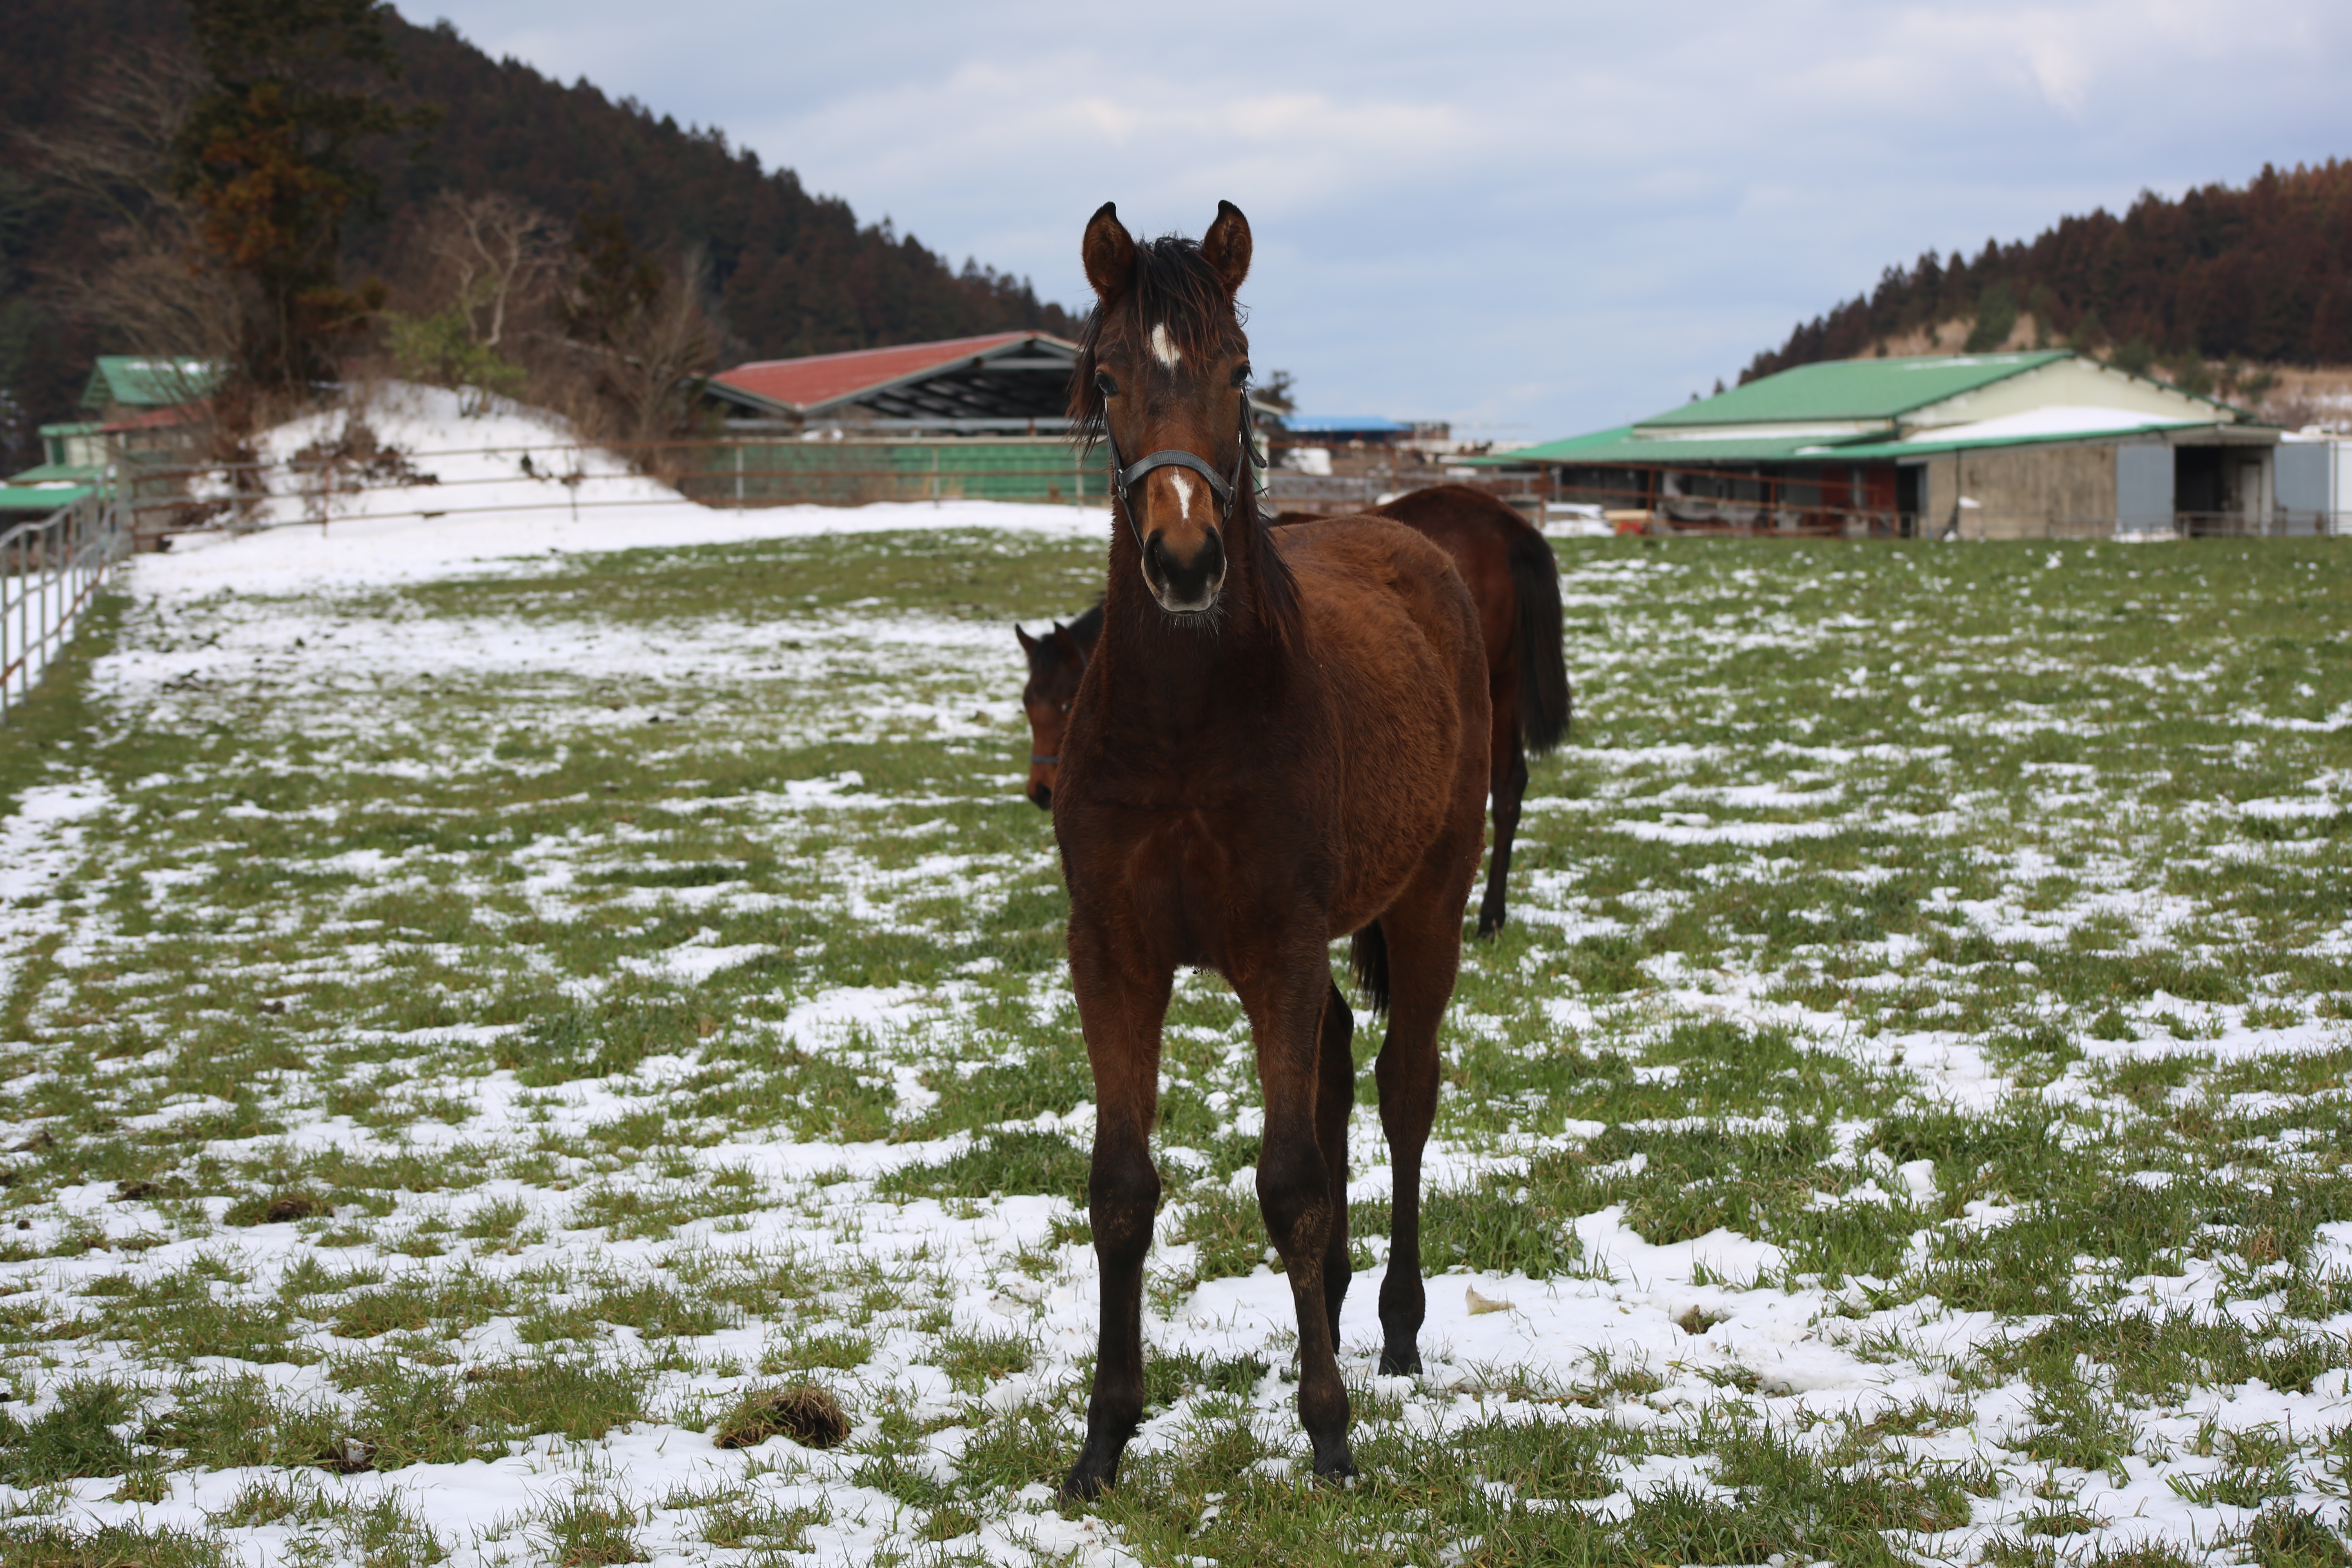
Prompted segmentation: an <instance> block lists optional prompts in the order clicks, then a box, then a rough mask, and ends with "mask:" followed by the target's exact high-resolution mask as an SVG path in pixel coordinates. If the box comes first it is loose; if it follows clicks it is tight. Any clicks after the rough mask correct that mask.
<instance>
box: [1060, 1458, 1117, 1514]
mask: <svg viewBox="0 0 2352 1568" xmlns="http://www.w3.org/2000/svg"><path fill="white" fill-rule="evenodd" d="M1117 1485H1118V1460H1117V1459H1113V1460H1111V1461H1110V1462H1109V1463H1108V1464H1105V1463H1103V1462H1102V1461H1101V1460H1100V1459H1097V1458H1095V1456H1094V1455H1093V1454H1091V1453H1088V1452H1086V1451H1084V1450H1081V1451H1080V1452H1079V1454H1078V1462H1077V1463H1076V1464H1075V1465H1072V1466H1071V1467H1070V1473H1069V1474H1068V1475H1066V1476H1065V1477H1063V1478H1062V1489H1061V1490H1060V1491H1058V1492H1056V1493H1055V1498H1056V1500H1059V1501H1062V1502H1092V1501H1093V1500H1095V1499H1097V1498H1098V1497H1100V1496H1102V1495H1103V1493H1105V1492H1107V1491H1108V1490H1110V1489H1111V1488H1113V1487H1115V1486H1117Z"/></svg>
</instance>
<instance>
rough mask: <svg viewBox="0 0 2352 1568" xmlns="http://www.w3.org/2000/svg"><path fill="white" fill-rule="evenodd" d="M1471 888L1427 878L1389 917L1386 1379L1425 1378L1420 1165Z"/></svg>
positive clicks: (1384, 1055)
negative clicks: (1390, 1183)
mask: <svg viewBox="0 0 2352 1568" xmlns="http://www.w3.org/2000/svg"><path fill="white" fill-rule="evenodd" d="M1465 862H1466V868H1467V870H1468V871H1469V872H1470V873H1472V874H1475V870H1476V862H1475V861H1473V860H1466V857H1465ZM1466 880H1468V877H1467V876H1466V875H1463V874H1460V873H1454V874H1448V875H1438V874H1436V873H1435V872H1434V871H1426V872H1424V873H1423V878H1421V879H1417V883H1416V886H1415V887H1414V888H1413V889H1411V890H1410V891H1409V893H1408V896H1407V898H1406V899H1404V900H1399V902H1398V905H1397V907H1395V908H1393V909H1391V910H1389V912H1388V913H1386V914H1384V915H1382V916H1381V931H1382V934H1383V935H1384V936H1385V937H1386V939H1387V942H1388V954H1389V1033H1388V1038H1387V1039H1385V1040H1383V1041H1382V1042H1381V1055H1380V1060H1379V1062H1378V1064H1377V1065H1376V1066H1375V1067H1374V1068H1373V1076H1374V1078H1375V1079H1376V1080H1377V1081H1378V1083H1379V1084H1380V1089H1381V1131H1382V1132H1383V1133H1385V1134H1386V1135H1387V1137H1388V1144H1389V1166H1390V1169H1391V1171H1392V1172H1393V1173H1395V1187H1394V1189H1393V1191H1392V1192H1391V1217H1390V1220H1389V1258H1388V1272H1387V1274H1386V1276H1385V1277H1384V1278H1383V1279H1381V1371H1382V1372H1383V1373H1391V1374H1395V1373H1417V1372H1419V1371H1420V1370H1421V1345H1420V1339H1421V1324H1422V1320H1423V1317H1424V1316H1425V1315H1426V1313H1427V1310H1428V1297H1427V1295H1426V1294H1425V1293H1424V1292H1423V1289H1422V1283H1421V1160H1422V1152H1423V1150H1424V1149H1426V1148H1427V1146H1428V1144H1429V1129H1430V1124H1431V1122H1432V1121H1434V1120H1435V1119H1436V1115H1437V1081H1438V1054H1437V1026H1438V1024H1439V1022H1440V1021H1441V1020H1442V1019H1443V1018H1444V1016H1445V1004H1446V1002H1447V1001H1448V1000H1450V999H1451V998H1452V996H1453V994H1454V973H1455V971H1456V969H1457V968H1458V967H1459V965H1460V963H1461V959H1462V917H1461V915H1460V913H1459V912H1458V911H1459V910H1461V908H1462V899H1463V895H1464V894H1465V893H1466V892H1467V891H1468V890H1469V889H1466V888H1465V887H1464V886H1463V883H1464V882H1465V881H1466ZM1421 884H1426V885H1425V886H1424V885H1421Z"/></svg>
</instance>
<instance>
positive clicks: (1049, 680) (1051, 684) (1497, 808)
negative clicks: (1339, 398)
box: [1013, 485, 1570, 936]
mask: <svg viewBox="0 0 2352 1568" xmlns="http://www.w3.org/2000/svg"><path fill="white" fill-rule="evenodd" d="M1371 515H1372V516H1374V517H1392V518H1394V519H1396V521H1399V522H1401V523H1403V524H1404V525H1405V526H1406V527H1407V528H1410V529H1412V531H1414V532H1415V533H1419V534H1423V535H1426V536H1427V537H1428V538H1429V539H1431V540H1433V541H1434V542H1436V543H1437V544H1438V545H1439V546H1440V547H1441V548H1442V549H1444V552H1445V553H1446V554H1447V555H1449V556H1451V557H1453V559H1454V570H1455V571H1457V572H1459V573H1461V574H1462V581H1463V584H1464V585H1465V586H1466V587H1467V588H1468V589H1469V590H1470V600H1471V603H1473V604H1475V605H1477V606H1478V631H1479V635H1480V637H1482V639H1483V640H1484V641H1485V643H1486V699H1487V701H1488V703H1489V704H1490V705H1491V706H1492V707H1493V709H1494V715H1495V718H1494V729H1493V732H1492V736H1493V738H1492V743H1491V745H1490V747H1489V750H1488V752H1487V773H1486V792H1487V799H1488V803H1489V804H1488V806H1487V809H1488V811H1489V812H1490V813H1491V814H1492V816H1493V817H1494V822H1495V837H1494V847H1493V849H1492V850H1491V851H1490V852H1489V854H1488V856H1487V863H1486V865H1487V869H1486V897H1485V898H1483V899H1481V900H1479V902H1478V934H1479V935H1480V936H1493V935H1494V934H1495V933H1496V931H1501V930H1502V929H1503V922H1504V921H1506V920H1507V919H1508V918H1509V910H1508V908H1507V895H1508V892H1509V888H1510V880H1511V847H1512V845H1513V844H1514V843H1515V842H1517V837H1518V831H1519V806H1520V804H1521V802H1523V801H1524V800H1525V799H1526V798H1527V793H1528V758H1529V757H1530V756H1537V757H1540V756H1542V755H1544V754H1545V753H1546V752H1550V751H1551V750H1552V749H1553V748H1555V747H1557V746H1558V745H1559V743H1560V742H1562V741H1563V740H1565V739H1567V737H1568V721H1569V711H1570V690H1569V684H1568V666H1567V660H1566V658H1565V657H1564V654H1563V652H1562V648H1561V645H1560V627H1559V563H1557V562H1556V561H1554V559H1553V558H1552V552H1551V546H1550V544H1549V543H1548V542H1545V539H1544V536H1543V534H1542V533H1541V532H1540V531H1538V529H1537V528H1536V527H1535V525H1534V524H1532V523H1530V522H1529V521H1528V520H1527V519H1526V518H1524V517H1522V516H1520V515H1519V514H1518V512H1517V511H1516V510H1513V509H1512V508H1510V507H1508V506H1506V505H1504V504H1503V503H1502V502H1501V501H1499V500H1496V499H1495V498H1494V497H1493V496H1490V495H1488V494H1487V493H1486V491H1484V490H1476V489H1471V488H1470V487H1469V486H1467V485H1431V486H1429V487H1427V488H1426V489H1417V490H1414V491H1412V492H1411V493H1410V494H1407V495H1402V496H1399V497H1398V498H1397V499H1396V500H1392V501H1389V502H1387V503H1385V504H1383V505H1381V506H1378V507H1375V508H1373V509H1372V511H1371ZM1311 521H1314V519H1313V518H1312V517H1311V516H1310V515H1308V514H1307V513H1306V512H1296V511H1292V512H1284V513H1283V514H1282V515H1280V516H1279V517H1276V519H1275V520H1274V525H1275V526H1276V528H1284V527H1287V526H1288V525H1290V524H1292V523H1296V522H1311ZM1013 636H1014V637H1018V638H1020V639H1021V651H1022V653H1023V654H1024V655H1025V656H1026V658H1027V659H1028V662H1029V679H1028V680H1027V682H1026V683H1025V684H1024V686H1023V687H1022V690H1021V706H1022V708H1023V710H1024V711H1025V712H1026V713H1027V714H1028V718H1029V777H1028V779H1027V781H1026V782H1025V784H1024V785H1023V788H1022V794H1024V795H1027V796H1028V797H1029V798H1030V799H1031V800H1033V801H1034V802H1035V803H1036V804H1037V805H1039V806H1040V807H1042V808H1045V809H1048V810H1050V809H1051V808H1052V806H1053V804H1054V780H1055V776H1056V775H1057V773H1058V772H1059V770H1060V765H1061V761H1062V758H1061V750H1062V727H1063V725H1065V724H1066V723H1067V722H1068V721H1069V714H1070V706H1071V704H1072V703H1073V702H1075V701H1076V700H1077V695H1078V678H1079V677H1080V676H1081V675H1084V674H1085V673H1086V668H1087V659H1088V658H1091V657H1093V654H1094V647H1095V640H1096V639H1097V637H1101V636H1102V606H1101V605H1096V606H1095V607H1094V608H1092V609H1090V610H1088V611H1087V612H1086V613H1085V614H1083V615H1081V616H1078V617H1077V618H1076V619H1075V620H1073V621H1072V622H1071V623H1070V624H1069V625H1068V626H1064V625H1062V623H1061V622H1059V621H1055V623H1054V626H1053V629H1052V630H1051V631H1049V632H1047V633H1046V634H1045V636H1044V637H1031V636H1030V635H1029V634H1028V633H1027V632H1025V631H1024V630H1022V629H1021V628H1020V627H1019V626H1015V627H1013Z"/></svg>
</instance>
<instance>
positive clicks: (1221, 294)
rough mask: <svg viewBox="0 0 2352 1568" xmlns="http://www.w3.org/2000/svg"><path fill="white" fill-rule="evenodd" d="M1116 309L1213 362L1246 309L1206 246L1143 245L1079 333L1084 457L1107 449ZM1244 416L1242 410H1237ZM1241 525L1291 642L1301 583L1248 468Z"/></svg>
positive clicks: (1240, 500) (1076, 411)
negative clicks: (1102, 381)
mask: <svg viewBox="0 0 2352 1568" xmlns="http://www.w3.org/2000/svg"><path fill="white" fill-rule="evenodd" d="M1114 311H1116V312H1117V313H1118V317H1119V318H1121V320H1122V321H1124V323H1125V324H1126V326H1127V329H1128V331H1130V332H1134V333H1137V334H1140V332H1141V331H1142V323H1143V322H1145V321H1150V323H1151V324H1152V325H1154V326H1164V327H1166V328H1167V329H1168V335H1169V337H1170V338H1171V339H1172V340H1173V341H1174V342H1175V345H1176V348H1177V349H1178V351H1179V352H1180V353H1186V354H1191V355H1193V356H1196V357H1199V358H1204V359H1205V358H1211V357H1214V356H1215V355H1217V354H1219V353H1222V352H1223V351H1224V350H1225V349H1227V348H1229V347H1231V346H1234V345H1235V344H1236V342H1237V341H1238V342H1239V344H1240V345H1242V346H1246V344H1247V341H1248V340H1247V339H1246V338H1244V337H1243V335H1242V323H1243V321H1244V319H1245V318H1244V311H1243V310H1242V307H1241V303H1240V301H1239V300H1235V299H1234V296H1233V294H1232V293H1231V292H1230V291H1229V290H1228V289H1226V288H1225V280H1224V279H1223V277H1222V276H1220V275H1219V274H1218V272H1217V269H1216V268H1213V267H1212V266H1210V265H1209V261H1208V258H1206V257H1204V256H1202V254H1201V242H1200V241H1199V240H1196V239H1187V238H1185V237H1183V236H1182V235H1180V234H1163V235H1161V236H1160V237H1159V238H1158V239H1150V240H1141V241H1139V242H1138V243H1137V245H1136V247H1135V275H1134V280H1133V281H1132V282H1131V283H1129V286H1128V289H1127V292H1125V293H1124V294H1122V295H1120V296H1119V297H1118V299H1117V300H1113V301H1111V302H1110V303H1108V304H1107V305H1106V304H1102V303H1097V305H1096V306H1095V308H1094V310H1093V311H1092V312H1091V313H1089V314H1088V315H1087V324H1086V330H1085V331H1082V332H1081V333H1079V335H1078V357H1077V362H1076V363H1075V364H1073V365H1072V366H1071V367H1070V404H1069V410H1070V438H1071V440H1072V441H1073V442H1075V443H1076V446H1077V447H1078V449H1079V451H1080V452H1081V453H1091V452H1092V451H1093V450H1094V448H1095V447H1097V446H1099V445H1101V444H1102V440H1103V437H1104V435H1105V434H1106V432H1107V429H1108V426H1107V425H1106V423H1105V416H1104V410H1103V395H1102V389H1101V388H1100V387H1098V386H1097V385H1096V384H1095V369H1096V361H1095V351H1096V349H1097V346H1098V345H1099V344H1100V343H1101V342H1102V336H1103V329H1104V328H1105V326H1107V325H1108V323H1109V321H1110V318H1111V314H1112V312H1114ZM1236 415H1238V410H1236ZM1233 522H1234V526H1235V527H1236V528H1237V529H1238V530H1240V531H1244V533H1246V535H1247V536H1248V538H1249V541H1250V552H1251V555H1252V558H1253V559H1254V560H1255V563H1256V567H1257V582H1258V588H1259V593H1260V595H1261V601H1260V603H1261V607H1262V608H1263V610H1264V611H1265V616H1266V619H1267V621H1268V623H1269V624H1270V625H1271V626H1272V627H1273V629H1274V631H1275V634H1276V637H1279V638H1280V639H1281V640H1282V641H1283V642H1284V643H1285V644H1288V643H1291V642H1293V641H1295V640H1296V638H1297V631H1298V629H1299V611H1298V589H1297V580H1296V579H1295V578H1294V577H1293V576H1292V575H1291V572H1290V563H1288V562H1286V561H1285V560H1284V559H1283V558H1282V556H1281V555H1280V554H1279V553H1278V552H1276V550H1275V548H1274V539H1273V533H1272V527H1271V522H1272V520H1271V519H1269V518H1268V517H1267V516H1266V515H1265V513H1264V512H1261V511H1260V510H1258V505H1257V484H1256V480H1255V478H1254V477H1253V475H1252V473H1251V471H1250V468H1249V465H1248V464H1244V465H1243V472H1242V484H1241V486H1240V488H1239V489H1238V490H1236V492H1235V493H1234V511H1233Z"/></svg>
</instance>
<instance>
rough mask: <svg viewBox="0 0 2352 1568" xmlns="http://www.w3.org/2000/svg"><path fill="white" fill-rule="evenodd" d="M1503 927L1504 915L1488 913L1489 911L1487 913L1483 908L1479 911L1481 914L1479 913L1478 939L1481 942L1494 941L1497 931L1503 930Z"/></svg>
mask: <svg viewBox="0 0 2352 1568" xmlns="http://www.w3.org/2000/svg"><path fill="white" fill-rule="evenodd" d="M1502 929H1503V917H1502V916H1501V915H1499V914H1494V915H1490V914H1487V913H1486V911H1484V910H1480V911H1479V915H1478V940H1479V941H1480V942H1491V941H1493V940H1494V938H1495V934H1496V932H1497V931H1501V930H1502Z"/></svg>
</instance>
